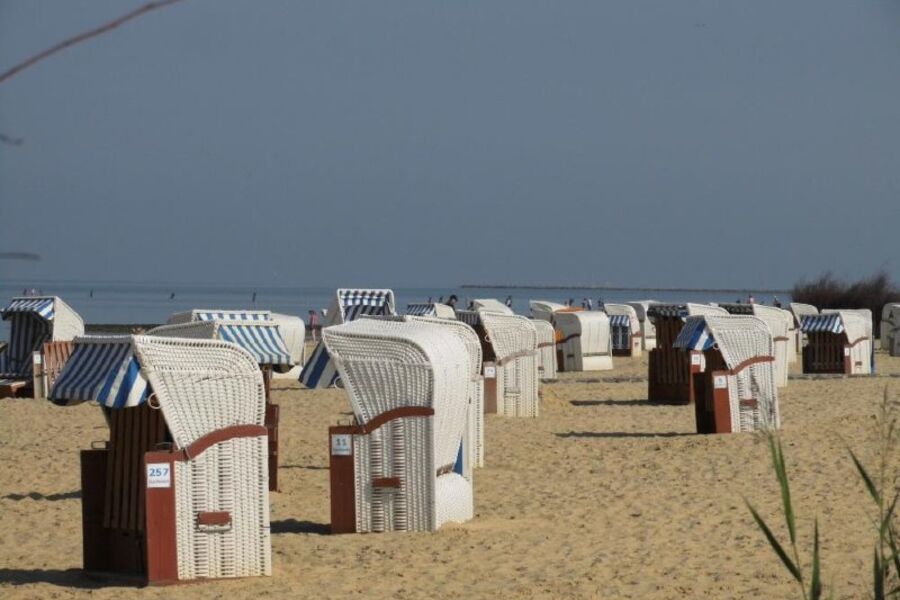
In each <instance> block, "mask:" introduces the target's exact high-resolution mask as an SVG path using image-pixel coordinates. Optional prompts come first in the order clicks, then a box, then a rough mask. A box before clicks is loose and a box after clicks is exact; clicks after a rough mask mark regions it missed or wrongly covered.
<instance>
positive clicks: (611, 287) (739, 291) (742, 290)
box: [459, 283, 791, 294]
mask: <svg viewBox="0 0 900 600" xmlns="http://www.w3.org/2000/svg"><path fill="white" fill-rule="evenodd" d="M459 287H460V288H461V289H464V290H470V289H476V288H481V289H485V288H489V289H495V290H599V291H604V292H676V293H684V292H696V293H703V294H708V293H716V294H745V293H755V294H790V293H791V290H769V289H758V288H677V287H625V286H615V285H509V284H499V285H486V284H474V283H466V284H463V285H461V286H459Z"/></svg>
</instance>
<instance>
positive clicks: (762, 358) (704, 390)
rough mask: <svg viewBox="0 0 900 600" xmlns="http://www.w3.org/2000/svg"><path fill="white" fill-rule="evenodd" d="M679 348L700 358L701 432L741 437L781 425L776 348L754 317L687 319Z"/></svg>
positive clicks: (698, 399) (697, 401)
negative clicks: (696, 354)
mask: <svg viewBox="0 0 900 600" xmlns="http://www.w3.org/2000/svg"><path fill="white" fill-rule="evenodd" d="M674 346H675V348H678V349H680V350H683V351H686V352H691V353H698V354H699V355H700V356H702V357H703V360H702V361H701V367H700V368H699V369H696V370H695V371H694V372H693V373H692V378H693V380H694V383H693V389H694V396H695V402H694V410H695V416H696V421H697V433H738V432H750V431H758V430H760V429H776V428H778V427H779V426H780V416H779V411H778V387H777V385H776V383H775V368H774V363H775V356H774V351H775V345H774V342H773V341H772V334H771V332H770V330H769V327H768V325H766V323H765V322H764V321H763V320H762V319H760V318H758V317H755V316H751V315H725V316H721V315H706V316H693V317H688V318H687V321H686V322H685V323H684V327H682V329H681V331H680V332H679V335H678V337H677V338H676V340H675V343H674Z"/></svg>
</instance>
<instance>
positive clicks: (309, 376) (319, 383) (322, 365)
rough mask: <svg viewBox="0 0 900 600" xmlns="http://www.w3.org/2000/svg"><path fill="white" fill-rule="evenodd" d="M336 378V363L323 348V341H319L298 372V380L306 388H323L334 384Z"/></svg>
mask: <svg viewBox="0 0 900 600" xmlns="http://www.w3.org/2000/svg"><path fill="white" fill-rule="evenodd" d="M337 378H338V372H337V365H336V364H335V362H334V361H333V360H332V359H331V354H329V353H328V349H327V348H325V342H319V344H318V345H317V346H316V349H315V350H314V351H313V354H312V356H311V357H310V359H309V360H308V361H306V364H305V365H303V370H302V371H301V372H300V382H301V383H302V384H303V385H305V386H306V387H308V388H311V389H315V388H325V387H331V386H332V385H334V384H335V382H336V381H337Z"/></svg>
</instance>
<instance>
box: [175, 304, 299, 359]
mask: <svg viewBox="0 0 900 600" xmlns="http://www.w3.org/2000/svg"><path fill="white" fill-rule="evenodd" d="M202 321H271V322H273V323H275V324H276V325H277V326H278V332H279V335H280V338H281V345H283V346H284V347H285V348H287V350H288V354H289V356H290V358H291V360H290V362H287V363H280V364H274V365H271V367H272V370H273V371H274V372H276V373H287V372H288V371H290V370H291V369H292V368H293V367H295V366H297V365H302V364H303V363H304V359H305V358H306V357H305V354H306V323H305V322H304V321H303V319H301V318H300V317H297V316H294V315H284V314H281V313H274V312H272V311H268V310H255V309H253V310H249V309H248V310H244V309H241V310H234V309H222V308H195V309H193V310H188V311H184V312H178V313H175V314H173V315H172V316H170V317H169V319H168V320H167V321H166V324H168V325H178V324H184V323H198V322H202ZM251 353H252V350H251Z"/></svg>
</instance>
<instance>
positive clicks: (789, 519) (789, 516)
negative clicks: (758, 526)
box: [769, 436, 797, 544]
mask: <svg viewBox="0 0 900 600" xmlns="http://www.w3.org/2000/svg"><path fill="white" fill-rule="evenodd" d="M769 450H770V452H771V453H772V463H773V464H774V466H775V474H776V476H777V477H778V485H779V487H780V488H781V504H782V505H783V507H784V521H785V523H786V524H787V528H788V534H789V535H790V536H791V544H796V543H797V527H796V523H795V520H794V506H793V504H792V503H791V487H790V484H789V483H788V476H787V467H785V465H784V451H783V449H782V447H781V440H776V439H775V436H772V437H770V438H769Z"/></svg>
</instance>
